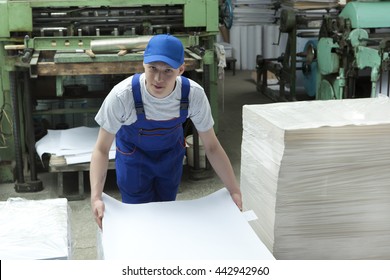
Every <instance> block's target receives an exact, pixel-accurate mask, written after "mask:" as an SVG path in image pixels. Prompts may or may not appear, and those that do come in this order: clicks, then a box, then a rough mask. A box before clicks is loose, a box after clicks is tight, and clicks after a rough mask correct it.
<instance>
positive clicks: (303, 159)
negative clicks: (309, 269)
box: [241, 97, 390, 259]
mask: <svg viewBox="0 0 390 280" xmlns="http://www.w3.org/2000/svg"><path fill="white" fill-rule="evenodd" d="M389 167H390V100H389V99H388V98H387V97H381V98H366V99H348V100H328V101H303V102H289V103H274V104H266V105H246V106H244V108H243V139H242V156H241V187H242V192H243V200H244V206H245V208H247V209H252V210H254V211H255V213H256V215H257V216H258V219H257V220H256V221H253V222H251V225H252V227H253V228H254V230H255V232H256V233H257V234H258V236H259V237H260V239H261V240H262V241H263V242H264V244H265V245H266V246H267V247H268V249H269V250H270V251H271V252H272V253H273V255H274V256H275V258H276V259H389V258H390V172H389Z"/></svg>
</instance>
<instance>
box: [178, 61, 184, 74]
mask: <svg viewBox="0 0 390 280" xmlns="http://www.w3.org/2000/svg"><path fill="white" fill-rule="evenodd" d="M184 70H186V67H185V64H184V63H183V64H182V65H181V66H180V67H179V75H181V74H183V73H184Z"/></svg>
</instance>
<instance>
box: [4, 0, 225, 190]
mask: <svg viewBox="0 0 390 280" xmlns="http://www.w3.org/2000/svg"><path fill="white" fill-rule="evenodd" d="M86 3H87V2H86V1H78V0H68V1H58V0H47V1H46V0H42V1H33V0H30V1H27V0H26V1H24V0H18V1H15V0H0V14H1V17H0V96H1V102H0V103H1V105H0V106H1V113H0V116H1V119H0V133H1V137H0V144H1V147H0V162H1V165H0V182H15V181H16V185H15V189H16V190H17V191H37V190H40V189H41V188H42V186H41V183H40V181H39V179H38V178H37V177H36V173H37V172H36V167H35V147H34V145H35V140H36V138H37V137H39V135H40V134H44V132H42V131H41V130H42V127H43V128H44V129H46V128H49V129H55V128H67V127H72V126H73V125H77V124H80V116H86V115H88V114H89V116H91V115H94V114H95V113H96V112H97V109H98V107H99V105H98V104H99V101H102V100H103V98H104V97H105V95H106V94H107V93H108V92H109V90H110V89H111V87H112V86H113V85H114V84H116V83H117V82H118V81H120V80H122V79H123V78H124V77H127V76H129V75H131V74H134V73H137V72H143V67H142V61H143V49H144V47H145V45H146V43H147V42H148V40H149V38H150V37H151V36H152V35H154V34H161V33H170V34H172V35H175V36H177V37H178V38H179V39H180V40H181V41H182V42H183V45H184V46H185V53H186V57H185V64H186V72H185V75H187V76H189V77H190V78H193V79H194V80H196V81H198V82H199V83H200V84H201V85H203V86H204V88H205V91H206V94H207V95H208V98H209V101H210V104H211V107H212V113H213V115H214V117H215V120H216V129H218V122H217V116H218V111H217V108H218V104H217V88H218V87H217V66H216V61H215V60H216V59H215V53H214V43H215V41H216V35H217V34H218V31H219V29H218V13H219V7H218V2H217V1H216V0H203V1H192V0H170V1H162V0H154V1H153V0H142V1H141V0H138V1H137V0H131V1H123V0H96V1H93V2H88V4H86ZM90 101H93V102H90ZM90 103H93V104H94V105H95V106H90ZM67 104H72V105H71V106H67ZM75 104H76V105H75ZM80 104H81V105H80ZM96 104H97V106H96ZM69 116H71V117H72V118H73V119H75V118H76V119H77V121H76V122H74V121H73V123H71V122H70V121H69V120H70V118H69ZM90 119H91V118H90ZM92 120H93V118H92ZM89 121H91V120H88V121H84V122H81V124H86V123H87V124H91V123H89ZM194 145H195V146H196V145H197V143H196V141H195V143H194ZM194 149H195V153H196V147H195V148H194ZM196 161H197V157H196V156H195V166H194V169H199V162H196ZM26 171H27V172H29V173H30V175H31V178H30V179H29V180H25V179H24V175H25V174H26Z"/></svg>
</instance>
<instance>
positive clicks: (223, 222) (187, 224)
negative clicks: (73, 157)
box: [98, 188, 274, 260]
mask: <svg viewBox="0 0 390 280" xmlns="http://www.w3.org/2000/svg"><path fill="white" fill-rule="evenodd" d="M103 200H104V202H105V212H104V219H103V233H102V235H101V243H100V245H99V246H98V249H99V250H100V252H101V253H102V255H103V256H102V257H104V259H129V260H130V259H131V260H148V259H149V260H226V259H231V260H239V259H241V260H272V259H274V257H273V256H272V254H271V253H270V252H269V250H268V249H267V248H266V247H265V245H264V244H263V243H262V242H261V241H260V239H259V238H258V236H257V235H256V233H255V232H254V231H253V229H252V228H251V227H250V225H249V224H248V222H247V220H246V219H245V217H244V215H243V213H241V212H240V211H239V209H238V208H237V206H236V205H235V204H234V202H233V200H232V199H231V197H230V194H229V192H228V191H227V190H226V189H225V188H224V189H221V190H219V191H217V192H215V193H213V194H211V195H209V196H206V197H203V198H200V199H195V200H183V201H171V202H155V203H146V204H124V203H121V202H119V201H117V200H115V199H114V198H111V197H109V196H108V195H106V194H104V196H103Z"/></svg>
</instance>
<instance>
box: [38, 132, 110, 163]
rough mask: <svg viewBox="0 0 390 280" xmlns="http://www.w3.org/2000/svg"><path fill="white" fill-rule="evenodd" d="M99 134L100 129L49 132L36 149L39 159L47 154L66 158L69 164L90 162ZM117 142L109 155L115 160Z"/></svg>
mask: <svg viewBox="0 0 390 280" xmlns="http://www.w3.org/2000/svg"><path fill="white" fill-rule="evenodd" d="M98 133H99V127H85V126H81V127H75V128H70V129H62V130H48V131H47V135H45V136H44V137H43V138H42V139H40V140H39V141H38V142H37V143H36V144H35V148H36V150H37V153H38V155H39V157H40V158H41V159H42V155H43V154H45V153H48V154H51V155H56V156H64V157H65V160H66V163H67V164H77V163H83V162H90V161H91V155H92V151H93V148H94V146H95V143H96V139H97V136H98ZM115 150H116V146H115V141H114V142H113V144H112V146H111V150H110V154H109V158H110V159H114V158H115Z"/></svg>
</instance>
